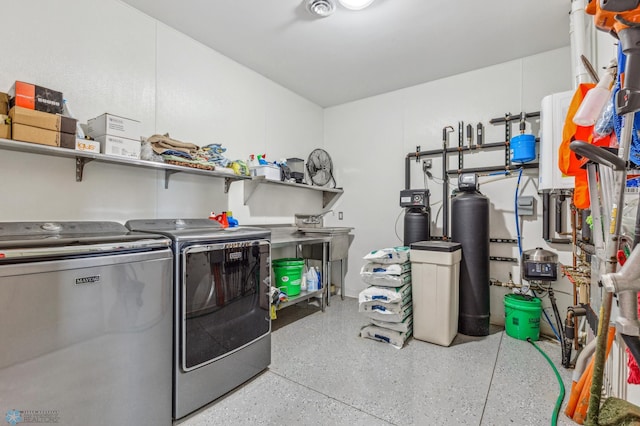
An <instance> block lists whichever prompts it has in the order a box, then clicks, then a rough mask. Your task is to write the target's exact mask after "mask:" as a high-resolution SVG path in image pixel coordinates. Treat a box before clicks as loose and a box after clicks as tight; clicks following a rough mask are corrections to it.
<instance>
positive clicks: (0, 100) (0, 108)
mask: <svg viewBox="0 0 640 426" xmlns="http://www.w3.org/2000/svg"><path fill="white" fill-rule="evenodd" d="M8 114H9V95H7V94H6V93H2V92H0V115H8Z"/></svg>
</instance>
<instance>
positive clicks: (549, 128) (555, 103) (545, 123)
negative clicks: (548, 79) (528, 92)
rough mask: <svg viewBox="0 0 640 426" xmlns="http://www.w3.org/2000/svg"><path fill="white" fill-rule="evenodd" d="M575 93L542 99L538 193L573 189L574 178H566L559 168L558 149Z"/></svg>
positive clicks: (557, 94) (569, 92) (570, 92)
mask: <svg viewBox="0 0 640 426" xmlns="http://www.w3.org/2000/svg"><path fill="white" fill-rule="evenodd" d="M572 98H573V91H567V92H561V93H554V94H552V95H549V96H545V97H544V98H543V99H542V105H541V109H540V164H539V171H540V175H539V178H538V191H539V192H542V191H552V190H555V189H573V187H574V182H573V176H566V175H563V173H562V172H561V171H560V169H559V168H558V148H560V144H561V143H562V129H563V127H564V120H565V117H566V116H567V111H568V109H569V104H571V99H572Z"/></svg>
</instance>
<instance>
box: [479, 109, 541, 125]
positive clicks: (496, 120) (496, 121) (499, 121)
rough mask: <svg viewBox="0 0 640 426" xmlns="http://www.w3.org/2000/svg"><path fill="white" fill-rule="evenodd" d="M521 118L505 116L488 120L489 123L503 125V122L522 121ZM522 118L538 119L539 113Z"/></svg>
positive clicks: (528, 114) (510, 115)
mask: <svg viewBox="0 0 640 426" xmlns="http://www.w3.org/2000/svg"><path fill="white" fill-rule="evenodd" d="M522 116H523V114H518V115H512V114H507V115H506V116H504V117H500V118H492V119H491V120H489V123H491V124H498V123H504V122H507V121H515V120H522ZM524 117H525V118H531V117H540V111H536V112H529V113H527V114H524Z"/></svg>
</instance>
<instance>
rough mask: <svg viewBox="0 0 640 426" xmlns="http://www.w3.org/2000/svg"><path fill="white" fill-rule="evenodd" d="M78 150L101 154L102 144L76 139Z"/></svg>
mask: <svg viewBox="0 0 640 426" xmlns="http://www.w3.org/2000/svg"><path fill="white" fill-rule="evenodd" d="M76 150H78V151H89V152H95V153H100V142H98V141H92V140H89V139H76Z"/></svg>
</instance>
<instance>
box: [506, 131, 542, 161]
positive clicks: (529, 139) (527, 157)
mask: <svg viewBox="0 0 640 426" xmlns="http://www.w3.org/2000/svg"><path fill="white" fill-rule="evenodd" d="M510 150H511V161H512V162H514V163H528V162H529V161H533V160H535V159H536V137H535V136H533V135H518V136H514V137H513V138H511V143H510Z"/></svg>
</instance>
